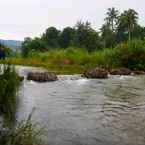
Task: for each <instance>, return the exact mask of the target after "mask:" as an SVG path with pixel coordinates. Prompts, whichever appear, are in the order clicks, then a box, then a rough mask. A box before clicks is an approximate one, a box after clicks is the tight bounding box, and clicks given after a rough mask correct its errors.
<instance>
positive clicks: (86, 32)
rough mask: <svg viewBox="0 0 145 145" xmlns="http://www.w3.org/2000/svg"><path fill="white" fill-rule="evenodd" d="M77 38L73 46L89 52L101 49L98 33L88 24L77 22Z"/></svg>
mask: <svg viewBox="0 0 145 145" xmlns="http://www.w3.org/2000/svg"><path fill="white" fill-rule="evenodd" d="M75 30H76V33H75V37H74V42H73V44H74V45H75V46H77V47H82V48H86V49H87V50H88V51H93V50H95V49H100V38H99V35H98V33H97V32H96V31H95V30H94V29H93V28H92V27H91V24H90V23H89V22H88V21H87V22H81V21H79V22H77V24H76V26H75Z"/></svg>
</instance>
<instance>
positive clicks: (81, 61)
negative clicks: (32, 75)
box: [5, 39, 145, 74]
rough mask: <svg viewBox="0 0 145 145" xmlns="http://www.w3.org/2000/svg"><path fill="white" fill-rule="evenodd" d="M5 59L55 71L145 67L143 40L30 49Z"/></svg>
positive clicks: (72, 71)
mask: <svg viewBox="0 0 145 145" xmlns="http://www.w3.org/2000/svg"><path fill="white" fill-rule="evenodd" d="M5 63H11V64H22V65H32V66H42V67H44V68H47V69H49V70H55V71H58V73H63V74H64V73H83V71H84V70H86V69H89V68H93V67H96V66H98V67H105V68H108V69H109V68H114V67H127V68H130V69H139V70H140V69H141V70H145V43H144V42H143V41H142V40H138V39H137V40H132V41H129V42H127V43H121V44H118V45H117V46H116V47H115V48H104V49H102V50H98V51H94V52H91V53H88V51H87V50H85V49H83V48H73V47H70V48H67V49H57V50H56V49H55V50H50V51H47V52H38V51H31V52H30V53H29V55H28V58H25V59H23V58H21V57H20V58H8V59H6V61H5Z"/></svg>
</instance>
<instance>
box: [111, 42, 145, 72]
mask: <svg viewBox="0 0 145 145" xmlns="http://www.w3.org/2000/svg"><path fill="white" fill-rule="evenodd" d="M113 57H114V60H115V61H114V63H117V64H118V65H119V66H123V67H127V68H130V69H134V70H135V69H139V70H145V45H144V42H143V41H142V40H132V41H129V42H128V43H126V44H125V43H121V44H119V45H118V46H117V47H116V48H115V49H114V56H113Z"/></svg>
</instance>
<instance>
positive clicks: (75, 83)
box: [17, 75, 145, 145]
mask: <svg viewBox="0 0 145 145" xmlns="http://www.w3.org/2000/svg"><path fill="white" fill-rule="evenodd" d="M144 88H145V76H139V77H124V76H123V77H118V76H115V77H112V76H111V77H110V78H109V79H107V80H87V79H83V78H81V77H80V76H77V75H76V76H60V78H59V81H57V82H50V83H35V82H28V81H26V80H25V81H24V85H23V87H22V89H21V91H20V105H19V111H18V113H17V116H18V119H21V118H24V117H25V116H27V115H28V114H29V113H30V112H31V111H32V109H33V108H35V113H34V114H33V119H34V121H35V122H36V121H37V122H39V123H40V125H41V126H45V128H47V130H48V134H47V140H48V143H49V145H143V144H145V89H144Z"/></svg>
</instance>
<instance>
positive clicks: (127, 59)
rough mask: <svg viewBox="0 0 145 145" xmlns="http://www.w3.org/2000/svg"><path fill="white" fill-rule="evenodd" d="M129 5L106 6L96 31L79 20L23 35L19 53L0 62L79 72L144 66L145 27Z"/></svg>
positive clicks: (57, 70) (142, 68)
mask: <svg viewBox="0 0 145 145" xmlns="http://www.w3.org/2000/svg"><path fill="white" fill-rule="evenodd" d="M138 19H139V16H138V13H137V12H136V11H135V10H133V9H128V10H125V11H124V12H122V13H120V12H119V11H118V10H116V9H115V8H109V9H108V10H107V13H106V18H105V19H104V24H103V25H102V27H101V29H100V31H96V30H95V29H94V28H93V27H92V26H91V23H90V22H88V21H87V22H82V21H79V22H77V24H76V25H75V26H74V27H66V28H64V29H63V30H62V31H60V30H58V29H57V28H55V27H49V28H48V29H46V31H45V32H44V33H43V34H42V35H41V37H36V38H34V39H32V38H25V41H24V42H23V43H22V53H21V54H19V55H17V57H9V58H7V59H6V60H5V61H3V60H1V63H10V64H17V65H31V66H39V67H44V68H46V69H48V70H54V71H56V72H57V73H63V74H64V73H66V74H68V73H71V74H73V73H83V71H85V70H86V69H89V68H92V67H96V66H98V67H104V68H108V69H110V68H112V67H127V68H130V69H134V70H135V69H139V70H145V66H144V55H145V54H144V49H145V43H144V41H145V27H143V26H140V25H139V23H138Z"/></svg>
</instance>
